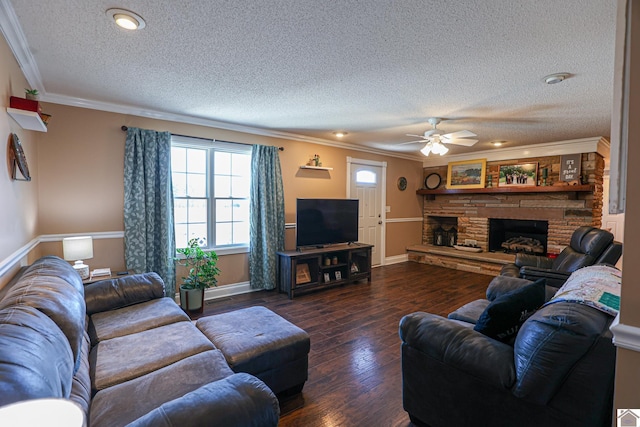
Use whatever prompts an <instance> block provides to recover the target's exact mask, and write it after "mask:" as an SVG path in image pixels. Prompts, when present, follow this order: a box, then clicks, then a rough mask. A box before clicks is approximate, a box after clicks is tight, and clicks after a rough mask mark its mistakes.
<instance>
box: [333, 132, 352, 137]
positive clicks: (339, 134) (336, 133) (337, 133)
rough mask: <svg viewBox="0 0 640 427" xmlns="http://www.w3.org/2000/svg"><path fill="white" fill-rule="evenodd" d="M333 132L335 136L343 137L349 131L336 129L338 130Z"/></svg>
mask: <svg viewBox="0 0 640 427" xmlns="http://www.w3.org/2000/svg"><path fill="white" fill-rule="evenodd" d="M333 134H334V135H335V136H336V138H343V137H345V136H347V135H348V134H349V132H340V131H338V132H334V133H333Z"/></svg>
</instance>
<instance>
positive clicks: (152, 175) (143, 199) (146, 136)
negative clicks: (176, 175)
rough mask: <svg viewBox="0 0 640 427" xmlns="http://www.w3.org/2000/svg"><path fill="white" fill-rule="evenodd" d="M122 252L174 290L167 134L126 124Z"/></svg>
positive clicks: (171, 292)
mask: <svg viewBox="0 0 640 427" xmlns="http://www.w3.org/2000/svg"><path fill="white" fill-rule="evenodd" d="M124 246H125V248H124V255H125V260H126V263H127V268H128V269H132V270H134V271H136V272H150V271H154V272H156V273H158V274H159V275H160V277H162V279H163V280H164V282H165V296H168V297H171V298H173V297H174V295H175V264H174V262H173V259H174V256H175V251H176V248H175V246H176V243H175V238H174V229H173V189H172V186H171V134H170V133H169V132H156V131H151V130H145V129H137V128H129V129H128V131H127V141H126V143H125V150H124Z"/></svg>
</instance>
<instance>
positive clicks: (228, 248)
mask: <svg viewBox="0 0 640 427" xmlns="http://www.w3.org/2000/svg"><path fill="white" fill-rule="evenodd" d="M171 146H172V147H185V148H207V149H213V150H214V151H216V150H217V151H224V152H227V153H239V154H251V146H250V145H247V144H239V143H233V142H224V141H216V140H211V139H203V138H195V137H188V136H182V135H171ZM212 158H213V157H212V156H210V157H209V159H208V160H207V197H206V198H207V203H208V210H209V218H207V224H208V226H207V234H208V236H207V242H211V241H212V240H211V237H212V236H213V231H212V227H215V224H216V223H215V221H214V219H215V214H214V210H215V206H214V204H215V203H214V202H215V198H214V196H213V195H212V194H211V192H212V185H213V170H212V167H213V165H212V161H211V160H212ZM247 199H249V198H247ZM247 226H249V224H247ZM205 250H210V251H215V252H216V254H217V255H232V254H241V253H248V252H249V244H248V243H246V244H234V245H225V246H213V245H208V246H207V248H206V249H205Z"/></svg>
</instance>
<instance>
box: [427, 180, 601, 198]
mask: <svg viewBox="0 0 640 427" xmlns="http://www.w3.org/2000/svg"><path fill="white" fill-rule="evenodd" d="M593 190H594V186H593V185H591V184H585V185H548V186H535V187H491V188H452V189H444V188H438V189H435V190H427V189H420V190H416V194H420V195H423V196H427V199H428V200H433V199H435V197H436V196H437V195H441V194H503V193H592V192H593Z"/></svg>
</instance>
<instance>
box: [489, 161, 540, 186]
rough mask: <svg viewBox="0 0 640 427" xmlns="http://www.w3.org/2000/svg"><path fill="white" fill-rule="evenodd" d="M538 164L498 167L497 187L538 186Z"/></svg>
mask: <svg viewBox="0 0 640 427" xmlns="http://www.w3.org/2000/svg"><path fill="white" fill-rule="evenodd" d="M537 180H538V163H536V162H532V163H519V164H516V165H500V178H499V179H498V187H535V186H536V185H538V181H537Z"/></svg>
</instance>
